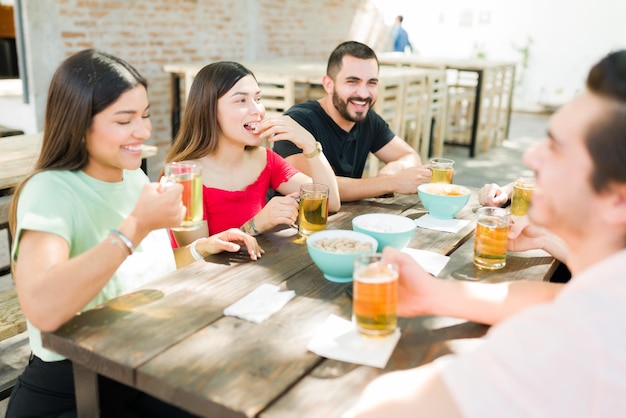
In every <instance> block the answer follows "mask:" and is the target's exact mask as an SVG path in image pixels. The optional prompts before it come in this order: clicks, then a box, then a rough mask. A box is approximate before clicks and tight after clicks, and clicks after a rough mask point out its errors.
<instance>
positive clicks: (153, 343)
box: [43, 195, 557, 417]
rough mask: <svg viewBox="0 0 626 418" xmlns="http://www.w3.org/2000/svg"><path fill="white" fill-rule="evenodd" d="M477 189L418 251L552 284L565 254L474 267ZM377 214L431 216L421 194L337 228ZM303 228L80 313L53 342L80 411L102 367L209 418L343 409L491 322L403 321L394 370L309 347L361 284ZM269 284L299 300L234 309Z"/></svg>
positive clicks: (446, 274) (268, 236) (91, 399)
mask: <svg viewBox="0 0 626 418" xmlns="http://www.w3.org/2000/svg"><path fill="white" fill-rule="evenodd" d="M476 207H477V200H476V196H475V195H474V196H472V199H471V200H470V203H468V205H467V206H466V207H465V208H464V209H463V210H462V211H461V213H459V215H457V217H458V218H465V219H470V220H472V222H470V223H469V225H467V226H466V227H465V228H463V229H462V230H461V231H460V232H458V233H456V234H453V233H445V232H438V231H432V230H426V229H421V228H418V229H417V231H416V232H415V234H414V237H413V239H412V241H411V243H410V244H409V246H410V247H412V248H419V249H423V250H430V251H434V252H437V253H441V254H446V255H450V257H451V258H450V261H449V262H448V264H447V266H446V267H445V269H444V270H443V271H442V273H441V274H440V277H442V278H446V279H450V280H459V279H463V280H474V279H480V280H485V281H502V280H515V279H519V278H527V279H533V280H547V279H548V278H549V277H550V276H551V274H552V273H553V271H554V269H555V268H556V266H557V262H556V261H555V260H554V259H553V258H552V257H550V256H548V255H547V254H546V253H543V252H539V253H538V252H531V253H516V254H509V256H508V259H507V266H506V267H505V268H504V269H502V270H500V271H497V272H483V271H480V270H478V269H476V268H475V267H474V266H473V264H472V248H473V247H472V245H473V232H474V227H475V222H474V217H475V215H474V213H473V211H474V209H475V208H476ZM369 212H387V213H399V214H404V215H406V216H409V217H411V218H417V217H419V216H422V215H423V214H424V213H425V210H424V208H423V207H422V206H421V204H420V203H419V201H418V198H417V196H416V195H412V196H396V197H390V198H379V199H369V200H364V201H360V202H353V203H347V204H344V205H343V206H342V209H341V211H340V212H338V213H336V214H334V215H332V216H331V217H330V219H329V225H328V227H329V229H351V220H352V218H353V217H354V216H356V215H358V214H361V213H369ZM296 238H297V235H296V231H295V230H294V229H290V228H288V229H282V230H276V231H274V232H271V233H265V234H263V235H262V236H260V237H259V241H260V243H261V244H262V246H263V248H264V249H265V250H266V253H265V255H264V256H263V257H262V258H261V259H260V260H258V261H256V262H254V261H250V260H249V258H248V256H247V255H246V254H245V253H243V252H241V253H238V254H220V255H217V256H212V257H210V258H207V260H206V261H198V262H196V263H194V264H192V265H190V266H187V267H185V268H182V269H180V270H177V271H175V272H173V273H171V274H168V275H166V276H164V277H163V278H161V279H159V280H157V281H155V282H153V283H151V284H150V285H148V286H146V287H143V288H141V289H138V290H137V291H135V292H133V293H131V294H129V295H125V296H122V297H119V298H117V299H114V300H112V301H110V302H108V303H106V304H104V305H101V306H100V307H96V308H94V309H91V310H89V311H86V312H84V313H82V314H81V315H78V316H76V317H75V318H74V319H72V320H71V321H69V322H68V323H67V324H66V325H65V326H63V327H62V328H61V329H59V330H58V331H57V332H55V333H44V334H43V343H44V346H45V347H47V348H50V349H52V350H55V351H57V352H59V353H61V354H63V355H65V356H67V357H68V358H70V359H71V360H72V361H73V362H74V364H75V377H76V379H77V380H76V387H77V400H78V405H79V414H80V415H79V416H89V417H95V416H98V415H97V414H98V412H97V401H98V399H97V386H96V374H102V375H105V376H108V377H110V378H113V379H116V380H118V381H120V382H123V383H125V384H127V385H130V386H133V387H136V388H138V389H140V390H142V391H145V392H147V393H150V394H152V395H154V396H156V397H158V398H160V399H162V400H164V401H167V402H170V403H172V404H175V405H177V406H179V407H181V408H183V409H186V410H188V411H190V412H192V413H195V414H198V415H200V416H207V417H215V416H221V417H226V416H228V417H231V416H232V417H293V416H298V417H335V416H339V415H341V413H342V412H343V411H345V410H346V409H347V408H349V407H350V406H351V405H352V404H353V403H354V402H356V400H357V398H358V396H359V393H360V392H361V390H362V389H363V388H364V387H365V385H366V384H367V383H368V382H369V381H371V380H372V379H373V378H375V377H376V376H378V375H380V374H381V373H386V372H389V371H392V370H399V369H406V368H410V367H414V366H418V365H420V364H424V363H427V362H430V361H432V360H433V359H435V358H437V357H439V356H441V355H444V354H447V353H450V352H454V351H456V350H462V349H463V348H465V347H466V346H471V345H472V344H473V343H475V342H476V340H474V338H478V337H481V336H483V335H484V333H485V332H486V331H487V326H485V325H481V324H476V323H471V322H467V321H462V320H458V319H453V318H446V317H434V316H422V317H418V318H413V319H401V320H400V321H399V325H400V328H401V333H402V336H401V338H400V341H399V342H398V345H397V346H396V349H395V351H394V352H393V354H392V356H391V358H390V360H389V362H388V364H387V366H386V367H385V369H382V370H381V369H377V368H372V367H367V366H360V365H355V364H350V363H344V362H341V361H336V360H329V359H324V358H322V357H319V356H317V355H316V354H314V353H312V352H310V351H307V349H306V346H307V344H308V343H309V341H310V340H311V338H312V337H313V336H314V335H315V333H316V331H317V329H318V328H319V326H320V325H321V324H322V323H323V322H324V321H325V320H326V318H327V317H328V316H329V315H330V314H336V315H338V316H340V317H343V318H346V319H349V318H350V316H351V300H350V298H349V297H348V296H347V295H346V293H345V291H346V289H347V288H348V287H349V286H350V283H344V284H338V283H333V282H330V281H328V280H326V279H324V277H323V275H322V273H321V271H320V270H319V269H318V268H317V267H316V266H315V265H314V264H313V263H312V261H311V259H310V257H309V255H308V253H307V249H306V246H305V245H302V244H297V243H296V242H295V241H296ZM262 283H270V284H275V285H279V286H280V287H281V288H282V289H290V290H294V291H295V293H296V297H295V298H294V299H293V300H291V301H290V302H289V303H288V304H287V305H286V306H285V307H284V308H283V309H281V310H280V311H279V312H277V313H275V314H274V315H272V316H271V317H270V318H269V319H267V320H266V321H264V322H263V323H261V324H255V323H251V322H247V321H244V320H242V319H238V318H234V317H228V316H224V315H223V310H224V308H225V307H227V306H228V305H230V304H232V303H233V302H235V301H237V300H238V299H240V298H241V297H243V296H244V295H246V294H247V293H249V292H250V291H252V290H254V289H255V288H256V287H258V286H259V285H260V284H262Z"/></svg>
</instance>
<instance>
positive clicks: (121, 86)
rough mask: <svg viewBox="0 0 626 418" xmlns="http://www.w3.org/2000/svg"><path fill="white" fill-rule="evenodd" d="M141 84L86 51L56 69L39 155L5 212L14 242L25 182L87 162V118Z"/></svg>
mask: <svg viewBox="0 0 626 418" xmlns="http://www.w3.org/2000/svg"><path fill="white" fill-rule="evenodd" d="M140 84H141V85H142V86H144V87H145V88H146V89H147V88H148V83H147V82H146V80H145V79H144V78H143V77H142V76H141V75H140V74H139V73H138V72H137V70H135V69H134V68H133V67H132V66H131V65H130V64H128V63H127V62H126V61H124V60H122V59H120V58H117V57H115V56H113V55H110V54H107V53H105V52H102V51H99V50H95V49H87V50H84V51H81V52H78V53H76V54H74V55H72V56H71V57H69V58H67V59H66V60H65V61H63V62H62V63H61V65H60V66H59V67H58V68H57V70H56V71H55V73H54V75H53V76H52V80H51V81H50V88H49V89H48V98H47V102H46V112H45V119H44V130H43V142H42V144H41V153H40V155H39V159H38V160H37V163H36V164H35V168H34V170H33V171H32V172H31V173H30V174H29V175H28V176H27V177H26V178H25V179H24V180H23V181H22V182H21V183H20V184H19V185H18V186H17V187H16V189H15V193H14V194H13V199H12V200H11V206H10V208H9V229H10V231H11V236H13V238H14V239H15V228H16V223H17V205H18V200H19V196H20V192H21V191H22V189H23V187H24V185H25V184H26V182H27V181H28V180H29V179H30V178H31V177H32V176H33V175H35V174H36V173H39V172H41V171H45V170H70V171H76V170H81V169H83V168H85V167H86V166H87V163H88V162H89V154H88V152H87V145H86V144H85V140H84V138H85V135H86V134H87V132H88V130H89V129H90V128H91V124H92V121H93V117H94V116H95V115H97V114H98V113H100V112H101V111H103V110H104V109H106V108H107V107H108V106H109V105H111V104H112V103H114V102H115V101H116V100H117V99H118V98H119V97H120V96H121V95H122V94H123V93H125V92H126V91H128V90H131V89H132V88H134V87H136V86H138V85H140Z"/></svg>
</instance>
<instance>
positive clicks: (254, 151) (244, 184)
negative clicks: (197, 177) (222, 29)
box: [166, 61, 341, 245]
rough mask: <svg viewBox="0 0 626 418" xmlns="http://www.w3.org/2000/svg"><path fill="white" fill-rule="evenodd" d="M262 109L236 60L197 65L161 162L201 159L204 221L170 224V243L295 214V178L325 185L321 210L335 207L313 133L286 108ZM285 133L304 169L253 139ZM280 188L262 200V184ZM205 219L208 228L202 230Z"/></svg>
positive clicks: (335, 194)
mask: <svg viewBox="0 0 626 418" xmlns="http://www.w3.org/2000/svg"><path fill="white" fill-rule="evenodd" d="M264 117H265V108H264V107H263V102H262V92H261V90H260V88H259V85H258V83H257V81H256V78H255V77H254V74H252V72H251V71H250V70H249V69H247V68H246V67H244V66H243V65H241V64H239V63H236V62H231V61H220V62H215V63H212V64H209V65H206V66H205V67H204V68H202V69H201V70H200V71H199V72H198V74H197V75H196V77H195V78H194V80H193V83H192V85H191V89H190V91H189V98H188V99H187V104H186V106H185V113H184V115H183V120H182V123H181V127H180V131H179V132H178V135H177V136H176V138H175V139H174V143H173V145H172V148H171V149H170V151H169V153H168V154H167V159H166V161H167V162H172V161H194V162H197V163H199V164H200V165H201V166H202V182H203V201H204V219H205V220H206V221H207V224H206V225H205V227H204V228H203V227H201V228H198V230H195V231H189V232H185V233H184V234H181V233H178V232H175V233H174V234H175V237H176V240H177V243H178V245H181V244H185V243H187V242H191V240H193V239H196V238H200V237H203V236H204V237H206V236H207V235H208V234H209V233H210V234H215V233H218V232H221V231H224V230H226V229H228V228H233V227H234V228H242V230H244V231H245V232H247V233H249V234H251V235H257V234H260V233H262V232H264V231H267V230H269V229H271V228H273V227H275V226H277V225H281V224H282V225H292V224H293V223H294V222H295V221H296V218H297V216H298V201H297V200H296V199H297V198H298V195H299V190H300V186H301V185H302V184H304V183H311V182H315V183H321V184H325V185H327V186H328V188H329V200H328V210H329V211H331V212H337V211H339V209H340V207H341V203H340V200H339V189H338V187H337V179H336V178H335V174H334V172H333V169H332V167H331V166H330V164H329V163H328V161H327V160H326V157H325V156H324V153H323V152H322V150H321V149H320V148H319V146H318V143H317V142H316V141H315V138H314V137H313V136H312V135H311V134H310V133H309V132H308V131H306V130H305V129H303V128H302V127H301V126H300V125H298V124H297V123H296V122H294V121H293V120H292V119H291V118H289V117H287V116H279V117H275V118H271V119H269V120H265V121H264V122H261V121H262V120H263V119H264ZM262 134H263V135H266V136H268V137H270V138H269V141H270V142H272V141H276V140H286V139H289V140H290V141H293V143H295V144H297V145H296V146H297V149H298V150H299V151H300V152H304V153H305V154H306V159H305V161H304V166H305V168H306V172H307V173H308V174H304V173H302V172H300V171H298V170H297V169H296V168H294V167H293V166H291V165H290V164H289V163H287V162H286V161H285V160H284V159H283V158H282V157H280V156H279V155H278V154H276V153H275V152H274V151H272V150H271V149H270V148H265V147H262V146H260V145H261V135H262ZM270 189H272V190H276V191H278V192H279V193H281V194H283V195H284V196H276V197H273V198H272V199H271V200H269V202H268V201H267V194H268V191H269V190H270ZM207 226H208V230H207Z"/></svg>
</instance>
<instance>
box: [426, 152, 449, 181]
mask: <svg viewBox="0 0 626 418" xmlns="http://www.w3.org/2000/svg"><path fill="white" fill-rule="evenodd" d="M430 170H431V171H432V173H433V175H432V177H431V179H430V182H431V183H448V184H452V177H453V176H454V160H450V159H447V158H433V159H432V160H430Z"/></svg>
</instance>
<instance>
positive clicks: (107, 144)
mask: <svg viewBox="0 0 626 418" xmlns="http://www.w3.org/2000/svg"><path fill="white" fill-rule="evenodd" d="M149 107H150V104H149V102H148V93H147V91H146V89H145V87H143V86H142V85H138V86H137V87H134V88H132V89H131V90H128V91H126V92H124V93H122V95H120V97H119V98H118V99H117V100H116V101H115V102H113V103H112V104H111V105H109V106H108V107H106V108H105V109H104V110H102V111H101V112H100V113H98V114H96V115H95V116H94V117H93V120H92V123H91V127H90V129H89V131H88V132H87V135H86V137H85V141H86V147H87V152H88V154H89V162H88V163H87V166H86V167H85V169H84V170H83V171H84V172H85V173H87V174H89V175H90V176H92V177H94V178H97V179H99V180H103V181H111V182H117V181H121V180H122V170H123V169H127V170H134V169H137V168H139V166H140V165H141V146H142V144H143V142H144V141H145V140H146V139H148V138H150V134H151V132H152V124H151V123H150V114H149Z"/></svg>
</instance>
